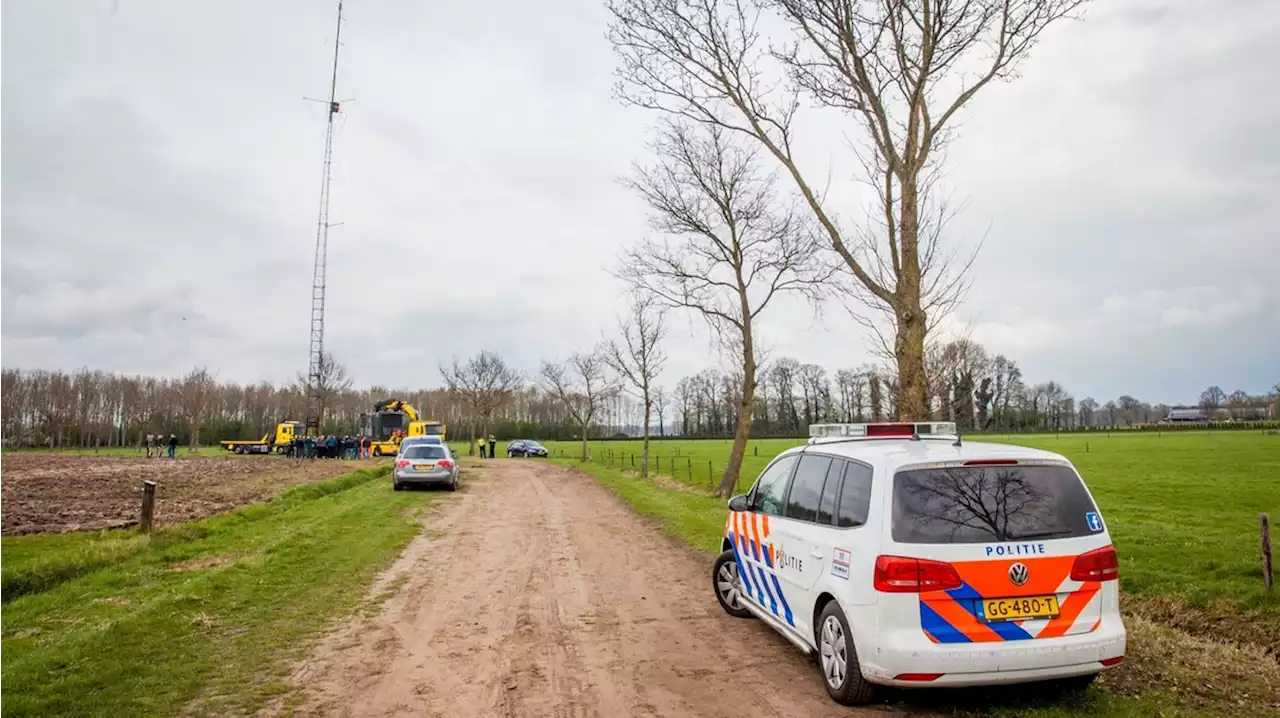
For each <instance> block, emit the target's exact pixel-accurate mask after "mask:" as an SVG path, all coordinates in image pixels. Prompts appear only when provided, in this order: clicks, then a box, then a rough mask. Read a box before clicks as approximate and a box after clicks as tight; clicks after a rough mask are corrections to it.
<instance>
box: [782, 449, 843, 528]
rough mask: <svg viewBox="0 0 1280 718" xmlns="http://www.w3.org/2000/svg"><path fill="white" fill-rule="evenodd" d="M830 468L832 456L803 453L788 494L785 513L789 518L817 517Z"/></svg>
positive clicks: (800, 519)
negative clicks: (819, 502) (823, 487)
mask: <svg viewBox="0 0 1280 718" xmlns="http://www.w3.org/2000/svg"><path fill="white" fill-rule="evenodd" d="M830 468H831V457H830V456H817V455H815V454H803V455H801V457H800V465H799V466H798V467H796V478H795V479H794V480H792V482H791V493H790V494H788V495H787V510H786V513H785V514H784V515H785V516H786V517H787V518H789V519H796V520H797V521H813V520H815V519H816V518H817V516H818V500H819V499H820V498H821V497H822V484H823V483H824V482H825V481H826V480H827V470H828V469H830Z"/></svg>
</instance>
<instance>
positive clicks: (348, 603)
mask: <svg viewBox="0 0 1280 718" xmlns="http://www.w3.org/2000/svg"><path fill="white" fill-rule="evenodd" d="M387 471H388V469H387V468H385V467H383V468H379V469H367V470H362V471H357V472H355V473H353V474H349V475H346V476H342V477H339V478H337V479H333V480H330V481H326V482H321V483H316V484H309V485H305V486H299V487H296V488H294V489H290V490H289V491H286V492H284V493H283V494H281V495H280V496H279V497H277V498H276V499H274V500H273V501H270V502H267V503H264V504H259V505H255V506H249V507H246V508H243V509H239V510H237V511H235V512H232V513H230V514H225V515H221V516H215V517H212V518H210V519H206V520H204V521H199V522H195V523H191V524H186V525H182V526H177V527H174V528H172V529H166V530H163V531H160V532H157V533H155V534H153V535H151V536H139V535H137V534H133V533H130V532H123V531H113V532H100V533H93V534H64V535H59V536H30V537H25V536H23V537H13V538H5V539H4V540H3V542H0V547H2V548H0V550H2V553H3V563H4V569H5V574H6V579H5V580H6V586H10V585H12V587H13V588H14V590H15V596H14V597H13V598H12V599H9V597H8V596H6V603H5V604H4V607H3V610H2V613H0V615H2V617H3V629H2V631H0V633H2V638H0V643H2V645H3V650H4V673H3V692H4V695H5V700H4V704H3V715H4V716H48V715H59V716H119V715H130V716H167V715H173V714H174V713H177V712H179V711H183V710H184V708H185V709H186V711H187V712H192V713H195V714H209V715H223V714H228V713H242V712H245V711H249V710H252V709H253V708H254V707H256V706H258V705H260V704H261V703H262V702H263V701H264V700H265V699H266V698H268V697H269V696H271V695H273V694H275V693H277V692H280V691H282V690H284V680H285V678H286V677H287V672H288V669H289V665H290V663H291V661H292V660H294V659H296V658H298V657H300V652H301V651H302V650H305V646H306V644H307V639H309V638H311V637H313V636H315V635H317V634H318V633H319V632H321V631H322V630H323V629H324V628H325V626H326V625H327V624H328V623H329V621H330V620H331V619H332V618H334V617H335V616H339V615H343V614H346V613H349V612H351V611H353V610H355V609H357V608H358V607H359V605H360V603H361V601H362V600H363V599H364V589H365V587H366V586H367V585H368V584H369V582H370V581H371V580H372V578H373V576H374V575H375V574H376V573H377V572H378V571H379V570H381V569H382V568H384V567H386V566H387V565H389V564H390V562H391V561H392V559H394V557H395V556H396V555H397V554H398V553H399V552H400V550H401V549H402V548H403V547H404V546H405V544H407V543H408V541H409V540H410V539H411V538H412V537H413V535H414V534H415V533H416V532H417V531H418V530H419V528H420V525H419V524H418V522H417V521H416V520H415V515H416V513H417V511H416V510H415V508H420V507H422V506H424V505H426V504H427V503H429V502H430V501H431V498H432V496H433V494H429V493H424V492H392V491H391V486H390V482H389V481H379V480H378V479H380V478H382V477H385V476H386V474H387ZM7 592H8V589H7V588H6V593H7ZM197 697H198V698H199V700H198V701H195V702H194V703H193V700H194V699H197Z"/></svg>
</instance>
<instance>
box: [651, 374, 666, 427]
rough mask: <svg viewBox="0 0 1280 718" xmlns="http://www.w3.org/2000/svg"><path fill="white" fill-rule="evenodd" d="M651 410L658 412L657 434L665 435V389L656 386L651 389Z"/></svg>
mask: <svg viewBox="0 0 1280 718" xmlns="http://www.w3.org/2000/svg"><path fill="white" fill-rule="evenodd" d="M653 410H654V411H656V412H658V436H660V437H665V436H666V435H667V390H666V389H664V388H662V387H660V386H659V387H656V388H654V390H653Z"/></svg>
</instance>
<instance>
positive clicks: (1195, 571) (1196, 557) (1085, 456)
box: [548, 432, 1280, 718]
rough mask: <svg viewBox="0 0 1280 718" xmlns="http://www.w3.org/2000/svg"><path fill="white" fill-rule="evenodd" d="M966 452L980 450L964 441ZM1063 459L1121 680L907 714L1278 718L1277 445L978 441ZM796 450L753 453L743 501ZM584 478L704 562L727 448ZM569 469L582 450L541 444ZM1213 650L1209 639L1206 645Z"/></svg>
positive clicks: (620, 458)
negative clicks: (1111, 552)
mask: <svg viewBox="0 0 1280 718" xmlns="http://www.w3.org/2000/svg"><path fill="white" fill-rule="evenodd" d="M972 440H975V441H976V440H978V437H973V439H972ZM981 440H982V441H992V442H1002V443H1011V444H1019V445H1023V446H1029V447H1034V448H1040V449H1045V450H1049V451H1054V452H1057V453H1060V454H1063V455H1064V456H1066V457H1067V458H1068V459H1070V460H1071V461H1072V462H1073V463H1074V464H1075V465H1076V467H1077V468H1078V469H1079V470H1080V473H1081V474H1082V475H1083V476H1084V477H1085V480H1086V481H1087V482H1088V484H1089V487H1090V489H1091V490H1092V491H1093V494H1094V496H1095V497H1096V499H1097V501H1098V503H1099V505H1100V508H1101V509H1102V511H1103V514H1104V516H1105V517H1106V520H1107V526H1108V528H1109V529H1110V531H1111V534H1112V537H1113V539H1114V541H1115V544H1116V547H1117V549H1118V551H1119V553H1120V557H1121V579H1120V586H1121V591H1122V596H1123V607H1124V611H1125V614H1126V622H1127V624H1128V627H1129V632H1130V635H1129V638H1130V641H1129V650H1128V654H1129V655H1128V659H1127V660H1126V662H1125V666H1124V667H1123V668H1122V669H1121V670H1120V671H1118V672H1116V673H1114V674H1109V675H1108V676H1107V677H1106V678H1105V679H1104V681H1103V683H1102V685H1101V687H1100V688H1095V689H1092V690H1090V691H1089V692H1088V693H1087V694H1085V695H1083V696H1078V697H1074V698H1064V697H1053V696H1051V695H1049V694H1044V695H1041V694H1040V693H1037V692H1035V691H1016V690H1011V691H1007V692H999V691H977V690H974V691H962V692H945V691H944V692H929V691H925V692H922V693H920V694H909V695H904V696H899V697H898V698H897V699H895V700H901V701H904V702H905V703H906V704H907V705H908V706H910V707H913V708H920V709H924V710H938V711H939V712H942V713H944V714H945V713H956V714H960V715H975V716H987V717H992V718H997V717H998V718H1005V717H1006V716H1009V717H1012V716H1017V717H1020V718H1079V717H1082V716H1093V717H1095V718H1096V717H1098V716H1106V717H1108V718H1121V717H1129V716H1133V717H1135V718H1136V717H1137V716H1152V715H1160V716H1186V717H1193V716H1194V717H1201V716H1233V715H1239V714H1241V713H1239V711H1240V710H1241V709H1246V712H1248V711H1253V713H1251V714H1258V715H1262V714H1266V715H1280V666H1277V663H1276V658H1275V656H1276V655H1277V653H1278V652H1280V588H1278V589H1276V590H1275V591H1273V592H1271V593H1268V592H1267V591H1266V590H1265V589H1264V588H1263V583H1262V569H1261V561H1260V553H1261V551H1260V541H1259V530H1258V516H1259V514H1260V513H1262V512H1269V513H1271V514H1272V516H1273V517H1274V518H1276V519H1280V436H1276V435H1269V434H1263V433H1254V432H1198V433H1169V434H1159V433H1141V434H1138V433H1121V432H1115V433H1113V434H1111V435H1110V436H1108V435H1107V434H1106V433H1105V432H1102V433H1097V434H1088V435H1083V434H1063V435H1061V436H1057V435H1051V434H1050V435H1017V436H984V437H981ZM800 443H801V442H800V441H798V440H787V439H766V440H760V441H753V442H751V444H750V445H749V446H748V449H747V457H746V460H745V462H744V466H743V472H742V478H741V481H740V484H739V487H740V489H745V487H747V486H749V485H750V483H751V482H752V480H754V478H755V476H756V475H757V474H758V473H759V472H760V471H761V470H763V468H764V467H765V465H766V464H767V463H768V462H769V460H770V459H772V458H773V457H774V456H775V455H776V454H777V453H778V452H780V451H782V450H784V449H786V448H790V447H792V446H796V445H798V444H800ZM590 447H591V453H592V461H591V462H589V463H587V464H581V467H582V468H583V469H584V470H586V471H588V472H589V473H591V474H593V475H595V476H596V477H597V478H598V479H599V480H600V482H601V483H602V484H604V485H605V486H608V487H609V488H611V489H612V490H614V491H615V492H616V493H617V494H618V495H619V497H620V498H621V499H622V500H623V501H625V502H626V503H627V504H629V505H630V506H631V507H632V508H633V509H634V510H636V511H637V512H639V513H641V514H644V515H646V516H649V517H651V518H652V519H654V520H655V521H657V522H658V523H659V524H660V525H661V526H662V527H663V529H664V530H666V531H667V532H668V533H670V534H672V535H674V536H676V537H677V538H680V539H681V540H683V541H684V542H686V543H688V544H689V545H691V546H693V547H695V548H697V549H699V550H702V551H705V552H707V553H708V554H711V553H713V552H715V551H716V550H717V549H718V547H719V542H720V536H721V532H722V531H723V530H724V518H725V514H726V511H727V509H726V507H725V502H724V500H723V499H719V498H714V497H711V496H710V495H709V492H710V487H711V486H712V485H713V482H718V481H719V478H720V472H721V471H722V470H723V467H724V464H725V462H726V461H727V459H728V455H729V450H730V442H729V441H723V440H674V439H665V440H662V439H660V440H657V441H654V442H653V443H652V445H651V452H652V453H651V455H652V457H653V462H652V465H653V466H654V467H657V468H659V471H658V473H660V474H661V475H663V476H667V477H674V479H675V481H671V480H670V479H660V480H658V481H647V480H643V479H641V478H639V477H638V476H637V475H636V474H635V473H634V472H633V471H632V468H631V467H632V462H633V458H632V455H633V454H635V455H636V456H635V458H634V462H635V464H636V466H638V465H639V461H640V459H639V456H638V454H639V451H640V442H639V441H606V442H591V444H590ZM548 448H549V449H550V450H551V453H552V456H553V460H555V461H557V462H558V463H563V464H567V465H578V463H577V462H576V461H574V460H573V459H572V458H570V457H576V456H577V455H578V452H579V451H580V444H578V443H572V442H552V443H548ZM1206 638H1207V639H1209V640H1208V641H1205V640H1204V639H1206Z"/></svg>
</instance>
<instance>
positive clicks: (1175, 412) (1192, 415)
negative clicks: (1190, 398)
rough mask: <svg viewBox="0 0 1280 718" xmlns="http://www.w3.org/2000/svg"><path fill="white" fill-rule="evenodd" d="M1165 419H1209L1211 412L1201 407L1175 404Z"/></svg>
mask: <svg viewBox="0 0 1280 718" xmlns="http://www.w3.org/2000/svg"><path fill="white" fill-rule="evenodd" d="M1165 421H1169V422H1179V421H1209V414H1208V413H1207V412H1206V411H1205V410H1204V409H1201V408H1200V407H1194V406H1193V407H1186V406H1175V407H1173V408H1172V409H1170V410H1169V416H1167V417H1165Z"/></svg>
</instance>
